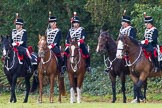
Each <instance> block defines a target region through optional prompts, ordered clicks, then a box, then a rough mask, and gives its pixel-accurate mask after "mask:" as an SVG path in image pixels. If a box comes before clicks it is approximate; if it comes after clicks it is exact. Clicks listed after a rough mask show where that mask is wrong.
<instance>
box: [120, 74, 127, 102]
mask: <svg viewBox="0 0 162 108" xmlns="http://www.w3.org/2000/svg"><path fill="white" fill-rule="evenodd" d="M120 77H121V83H122V92H123V103H126V96H125V75H124V74H122V75H121V76H120Z"/></svg>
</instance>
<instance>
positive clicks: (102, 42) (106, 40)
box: [96, 31, 116, 53]
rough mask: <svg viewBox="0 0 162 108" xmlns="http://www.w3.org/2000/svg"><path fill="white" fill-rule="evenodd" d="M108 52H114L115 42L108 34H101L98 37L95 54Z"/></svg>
mask: <svg viewBox="0 0 162 108" xmlns="http://www.w3.org/2000/svg"><path fill="white" fill-rule="evenodd" d="M110 50H111V51H112V50H116V44H115V41H114V40H113V39H112V37H111V36H110V34H109V33H108V32H105V31H104V32H101V34H100V36H99V37H98V45H97V48H96V52H97V53H99V52H101V53H105V52H106V51H110Z"/></svg>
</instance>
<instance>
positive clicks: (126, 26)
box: [119, 10, 136, 38]
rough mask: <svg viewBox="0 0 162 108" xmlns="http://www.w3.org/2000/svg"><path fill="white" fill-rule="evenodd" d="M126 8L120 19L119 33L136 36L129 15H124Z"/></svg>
mask: <svg viewBox="0 0 162 108" xmlns="http://www.w3.org/2000/svg"><path fill="white" fill-rule="evenodd" d="M125 13H126V10H124V13H123V16H122V20H121V28H120V30H119V35H120V34H122V35H127V36H129V37H132V38H136V30H135V28H134V27H132V26H131V17H130V16H126V15H125Z"/></svg>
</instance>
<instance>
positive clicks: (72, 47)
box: [71, 45, 75, 63]
mask: <svg viewBox="0 0 162 108" xmlns="http://www.w3.org/2000/svg"><path fill="white" fill-rule="evenodd" d="M74 50H75V46H74V45H72V46H71V63H74Z"/></svg>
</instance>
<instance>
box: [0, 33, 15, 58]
mask: <svg viewBox="0 0 162 108" xmlns="http://www.w3.org/2000/svg"><path fill="white" fill-rule="evenodd" d="M0 42H1V49H2V55H3V56H7V55H8V54H9V52H10V50H11V49H12V45H11V39H10V37H9V36H6V37H4V36H1V37H0Z"/></svg>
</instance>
